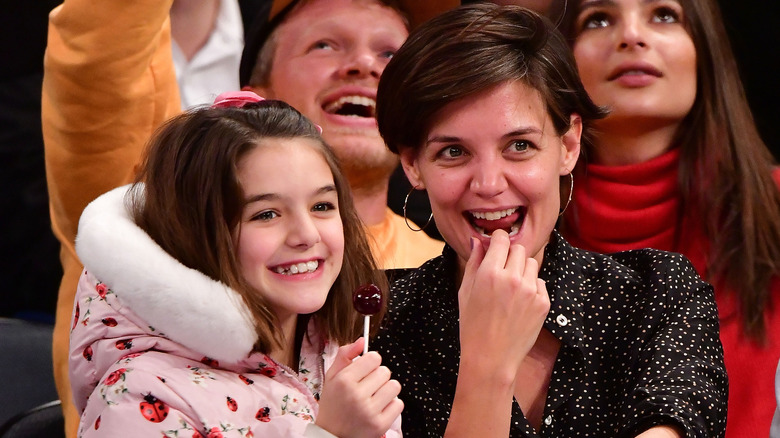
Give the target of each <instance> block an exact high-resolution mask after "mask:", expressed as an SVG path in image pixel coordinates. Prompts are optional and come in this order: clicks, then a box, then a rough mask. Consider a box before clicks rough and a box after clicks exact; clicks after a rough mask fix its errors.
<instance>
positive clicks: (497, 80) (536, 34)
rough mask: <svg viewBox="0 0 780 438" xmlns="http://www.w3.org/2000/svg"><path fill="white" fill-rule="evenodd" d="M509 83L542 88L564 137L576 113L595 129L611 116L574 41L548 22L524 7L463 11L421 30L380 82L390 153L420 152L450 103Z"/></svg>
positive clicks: (585, 138)
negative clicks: (586, 78) (579, 62)
mask: <svg viewBox="0 0 780 438" xmlns="http://www.w3.org/2000/svg"><path fill="white" fill-rule="evenodd" d="M507 81H521V82H523V83H525V84H527V85H528V86H530V87H532V88H534V89H536V90H537V91H538V92H539V94H540V95H541V97H542V100H543V101H544V103H545V105H546V106H547V112H548V114H549V115H550V118H551V119H552V122H553V125H554V127H555V130H556V133H557V134H558V135H563V134H564V133H565V132H566V131H567V130H568V129H569V125H570V117H571V115H572V114H575V113H576V114H579V116H580V117H581V118H582V123H583V135H582V142H583V143H589V142H590V136H591V133H590V128H589V127H590V124H591V122H592V121H593V120H596V119H599V118H601V117H603V116H604V115H605V114H606V113H605V111H604V110H603V109H602V108H600V107H598V106H596V105H595V104H594V103H593V101H591V99H590V97H588V94H587V93H586V92H585V88H584V87H583V86H582V82H581V81H580V78H579V75H578V73H577V66H576V64H575V61H574V57H573V55H572V54H571V49H570V48H569V46H568V44H567V43H566V40H565V39H564V38H563V36H562V35H561V34H560V33H559V32H558V31H557V30H555V26H554V25H553V24H552V23H551V22H550V21H549V20H548V19H546V18H544V17H541V16H540V15H538V14H537V13H535V12H532V11H530V10H528V9H525V8H522V7H519V6H497V5H494V4H489V3H481V4H473V5H467V6H461V7H459V8H456V9H452V10H450V11H448V12H445V13H443V14H441V15H438V16H437V17H435V18H433V19H432V20H430V21H428V22H426V23H424V24H423V25H421V26H420V27H419V28H417V29H416V30H415V31H414V32H412V34H411V35H409V38H408V39H407V40H406V42H405V43H404V44H403V46H401V48H400V49H399V50H398V52H397V53H396V54H395V55H394V56H393V59H392V60H391V61H390V62H389V63H388V65H387V68H385V71H384V73H382V77H381V79H380V81H379V90H378V93H377V122H378V124H379V132H380V133H381V134H382V137H383V138H384V139H385V142H386V143H387V146H388V148H389V149H390V150H391V151H393V152H395V153H398V151H399V149H401V148H414V149H416V148H418V147H420V146H421V145H422V142H423V141H424V137H425V136H426V135H427V132H428V129H429V128H430V126H429V124H430V122H431V119H432V117H433V116H434V115H435V114H436V113H437V112H438V111H439V110H441V109H442V108H443V107H444V106H446V105H447V104H449V103H451V102H454V101H457V100H460V99H464V98H467V97H469V96H471V95H473V94H476V93H478V92H480V91H483V90H486V89H488V88H491V87H494V86H497V85H499V84H501V83H504V82H507Z"/></svg>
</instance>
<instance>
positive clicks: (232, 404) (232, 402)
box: [227, 396, 238, 412]
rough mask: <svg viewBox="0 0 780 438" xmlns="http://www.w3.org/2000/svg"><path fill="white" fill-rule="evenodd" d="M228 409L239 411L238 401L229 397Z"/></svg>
mask: <svg viewBox="0 0 780 438" xmlns="http://www.w3.org/2000/svg"><path fill="white" fill-rule="evenodd" d="M227 407H228V409H230V410H231V411H233V412H236V410H238V403H236V401H235V400H234V399H232V398H230V397H229V396H228V398H227Z"/></svg>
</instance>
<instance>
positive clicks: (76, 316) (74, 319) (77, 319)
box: [70, 303, 81, 330]
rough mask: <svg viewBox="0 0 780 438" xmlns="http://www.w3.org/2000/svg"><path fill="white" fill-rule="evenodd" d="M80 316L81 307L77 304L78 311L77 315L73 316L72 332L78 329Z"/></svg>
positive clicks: (76, 311)
mask: <svg viewBox="0 0 780 438" xmlns="http://www.w3.org/2000/svg"><path fill="white" fill-rule="evenodd" d="M79 314H81V307H80V306H79V303H76V310H75V314H74V315H73V327H71V328H70V329H71V330H73V329H74V328H76V324H78V322H79Z"/></svg>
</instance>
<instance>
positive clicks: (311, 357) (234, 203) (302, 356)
mask: <svg viewBox="0 0 780 438" xmlns="http://www.w3.org/2000/svg"><path fill="white" fill-rule="evenodd" d="M76 247H77V252H78V255H79V257H80V258H81V260H82V261H83V262H84V265H85V270H84V273H83V275H82V277H81V279H80V282H79V288H78V292H77V296H76V303H75V310H74V320H73V329H72V332H71V345H70V352H71V354H70V373H71V382H72V386H73V393H74V398H75V404H76V406H77V407H78V408H79V410H80V412H81V422H80V425H79V435H80V436H118V434H121V435H122V436H139V437H141V436H144V437H145V436H161V435H162V436H170V437H174V436H175V437H182V436H186V437H190V436H192V437H206V436H207V437H221V436H225V437H227V436H231V437H236V436H288V437H299V436H331V435H330V434H333V435H337V436H339V437H357V436H360V437H378V436H382V434H384V433H385V432H387V436H400V416H399V415H400V413H401V410H402V409H403V404H402V403H401V401H400V400H398V399H397V398H396V395H398V393H399V391H400V385H399V384H398V382H396V381H394V380H390V379H389V377H390V373H389V371H388V370H387V368H385V367H383V366H381V365H380V363H381V358H380V357H379V355H378V354H377V353H375V352H370V353H368V354H366V355H364V356H363V357H360V358H359V359H357V360H354V361H353V359H355V358H356V357H357V356H358V355H359V353H360V351H361V349H362V346H363V342H364V341H363V340H358V341H357V342H354V343H351V344H350V342H351V341H352V340H354V339H356V338H357V337H358V335H359V333H360V330H361V326H362V318H361V315H358V314H357V312H355V311H354V310H353V308H352V298H351V297H352V292H353V291H354V290H355V289H356V288H357V287H358V286H360V285H362V284H365V283H376V284H379V285H383V275H382V274H381V273H378V272H377V270H376V267H375V265H374V261H373V259H372V258H371V256H370V251H369V247H368V244H367V242H366V239H365V237H364V234H363V228H362V225H361V223H360V221H359V220H358V219H357V215H356V213H355V211H354V207H353V205H352V202H351V199H350V196H349V191H348V186H347V185H346V183H345V181H344V178H343V176H342V174H341V172H340V171H339V168H338V166H337V164H336V161H335V159H334V157H333V155H332V153H331V151H330V150H329V149H328V147H327V146H326V145H325V144H324V142H323V140H322V139H321V137H320V135H319V132H318V129H317V127H316V126H315V125H313V124H312V123H311V122H310V121H309V120H307V119H306V118H304V117H303V116H302V115H301V114H300V113H298V112H297V111H296V110H294V109H293V108H292V107H290V106H289V105H287V104H285V103H282V102H279V101H263V100H262V99H261V98H260V97H259V96H257V95H255V94H254V93H248V92H238V93H228V94H226V95H223V96H220V97H218V98H217V101H216V102H215V104H214V105H213V106H212V107H209V108H202V109H196V110H193V111H190V112H187V113H184V114H182V115H180V116H177V117H175V118H173V119H172V120H170V121H169V122H168V123H166V124H165V125H164V126H163V127H162V128H161V130H160V131H159V132H158V134H157V135H156V136H155V137H154V139H153V140H152V142H151V144H150V148H149V151H148V155H147V157H146V160H145V163H144V164H143V168H142V172H141V173H140V175H139V177H138V179H137V181H136V183H135V184H133V185H132V186H130V187H129V189H128V188H127V187H122V188H119V189H115V190H113V191H111V192H108V193H107V194H105V195H103V196H101V197H100V198H98V199H97V200H95V201H94V202H93V203H92V204H90V205H89V207H87V209H86V210H85V212H84V214H83V215H82V218H81V221H80V223H79V234H78V238H77V244H76ZM380 318H381V315H377V317H375V318H374V322H378V321H379V320H380ZM344 344H346V345H345V346H344V347H341V348H338V347H337V346H338V345H344ZM388 429H390V430H389V431H388Z"/></svg>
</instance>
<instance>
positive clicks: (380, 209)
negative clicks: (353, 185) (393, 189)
mask: <svg viewBox="0 0 780 438" xmlns="http://www.w3.org/2000/svg"><path fill="white" fill-rule="evenodd" d="M387 190H388V181H384V183H382V184H381V185H379V186H375V187H372V188H362V187H361V188H360V189H357V190H355V189H353V190H352V201H353V202H354V203H355V209H356V210H357V213H358V216H360V220H362V221H363V223H364V224H366V225H368V226H371V225H376V224H379V223H382V221H383V220H384V219H385V211H387Z"/></svg>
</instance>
